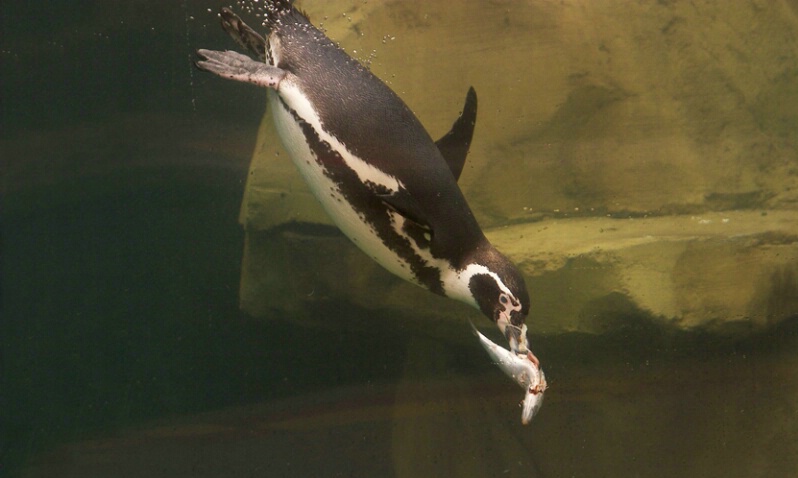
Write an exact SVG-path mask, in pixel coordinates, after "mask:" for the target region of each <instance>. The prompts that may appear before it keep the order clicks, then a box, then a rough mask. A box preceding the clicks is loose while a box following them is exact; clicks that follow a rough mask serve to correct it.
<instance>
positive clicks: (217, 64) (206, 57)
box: [195, 50, 285, 90]
mask: <svg viewBox="0 0 798 478" xmlns="http://www.w3.org/2000/svg"><path fill="white" fill-rule="evenodd" d="M197 54H198V55H199V56H200V57H202V58H203V60H200V61H198V62H196V63H195V64H196V65H197V68H199V69H200V70H203V71H208V72H210V73H213V74H214V75H217V76H221V77H222V78H227V79H229V80H235V81H241V82H244V83H252V84H253V85H257V86H262V87H265V88H272V89H275V90H276V89H277V87H278V86H280V81H282V79H283V78H284V77H285V70H281V69H280V68H277V67H275V66H271V65H267V64H265V63H261V62H259V61H255V60H253V59H252V58H250V57H248V56H247V55H242V54H241V53H238V52H235V51H229V50H228V51H214V50H198V51H197Z"/></svg>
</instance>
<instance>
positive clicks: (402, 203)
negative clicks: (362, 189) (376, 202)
mask: <svg viewBox="0 0 798 478" xmlns="http://www.w3.org/2000/svg"><path fill="white" fill-rule="evenodd" d="M379 197H380V199H382V202H384V203H385V204H387V205H388V207H390V208H391V209H393V210H394V211H396V212H398V213H399V214H401V215H402V216H404V217H405V219H407V220H409V221H412V222H414V223H415V224H416V225H418V226H419V227H421V228H422V229H425V230H427V231H432V226H431V225H430V222H429V220H428V219H427V217H426V215H425V214H424V210H423V208H422V207H421V206H420V205H419V203H418V201H416V199H415V198H414V197H413V196H411V195H410V193H408V192H407V191H406V190H405V189H399V191H396V192H394V193H392V194H380V195H379Z"/></svg>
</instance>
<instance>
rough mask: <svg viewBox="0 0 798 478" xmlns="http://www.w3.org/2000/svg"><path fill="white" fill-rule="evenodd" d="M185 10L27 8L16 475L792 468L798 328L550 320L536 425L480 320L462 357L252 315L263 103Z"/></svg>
mask: <svg viewBox="0 0 798 478" xmlns="http://www.w3.org/2000/svg"><path fill="white" fill-rule="evenodd" d="M145 3H146V2H145ZM167 3H168V2H149V3H148V4H146V5H145V6H143V7H142V6H141V5H140V4H138V3H137V4H135V5H134V6H130V5H128V4H127V3H125V2H89V3H88V4H86V5H83V6H81V7H80V8H76V7H75V6H74V5H73V4H72V3H68V2H49V3H35V2H28V3H23V4H16V5H8V6H5V7H4V14H3V16H2V19H0V22H2V28H3V35H2V36H1V37H0V62H2V68H1V69H0V71H1V72H2V73H0V75H1V79H2V81H0V88H2V89H1V90H0V97H2V112H0V155H1V156H2V159H0V171H2V173H3V178H2V187H3V190H2V193H3V196H2V203H0V207H1V208H2V211H1V213H2V217H1V219H2V222H0V233H1V234H2V236H1V237H0V239H1V242H0V247H2V249H0V259H1V260H2V262H1V263H0V264H1V265H2V296H0V299H1V300H2V304H1V307H2V309H0V313H1V315H0V360H1V361H0V476H24V477H45V476H48V477H49V476H64V477H72V476H75V477H78V476H80V477H84V478H85V477H103V476H114V477H120V476H131V477H133V476H207V477H212V476H214V477H215V476H218V477H226V476H285V477H290V476H320V477H322V476H379V477H389V476H397V477H408V476H419V477H420V476H527V477H528V476H540V477H570V476H577V477H599V476H601V477H603V476H606V477H633V476H640V477H660V476H661V477H668V476H695V477H699V476H700V477H713V476H717V477H728V476H740V477H752V476H762V477H790V476H795V474H796V470H798V458H796V457H798V406H797V405H796V403H798V400H796V399H797V398H798V378H796V377H798V374H796V371H798V352H796V351H798V323H797V322H796V320H795V319H793V320H787V321H785V322H783V323H782V324H780V325H778V326H775V327H772V328H770V329H767V330H764V331H762V332H758V333H754V334H743V335H739V336H733V337H731V336H725V337H719V336H716V335H712V334H709V333H696V332H684V331H676V330H674V329H671V328H664V327H662V326H661V324H655V323H649V322H643V323H640V322H636V321H634V320H633V319H634V317H633V316H632V315H633V314H632V312H634V311H631V312H630V314H629V316H628V317H627V316H624V315H623V314H621V315H622V316H615V317H612V318H611V320H610V319H607V322H608V323H611V324H613V325H614V326H615V325H617V327H616V328H615V329H614V330H613V331H611V332H608V333H607V334H605V335H602V336H596V335H588V334H582V333H565V334H557V335H550V336H540V335H534V330H535V328H536V326H535V321H544V320H546V317H534V319H533V321H532V322H531V323H530V330H531V331H532V333H533V337H532V341H533V344H534V350H535V352H536V354H537V355H538V356H539V357H540V358H541V360H542V361H543V363H544V364H545V370H546V373H547V377H548V379H549V384H550V387H551V388H550V390H549V391H548V392H547V397H546V400H545V403H544V406H543V408H542V410H541V412H540V415H539V416H538V417H537V418H536V419H535V421H534V422H533V423H532V424H531V425H530V426H529V427H522V426H521V425H520V410H519V409H518V408H517V406H516V405H517V402H518V401H519V400H520V399H521V393H520V390H518V389H516V388H515V387H514V385H513V384H512V383H509V382H508V381H507V380H506V378H505V377H503V376H502V375H501V374H500V372H499V371H498V370H497V369H496V368H495V367H494V366H493V365H492V364H490V363H489V361H488V359H487V357H486V356H485V355H484V353H483V352H482V350H481V349H479V346H478V345H477V344H476V342H474V343H472V344H471V345H468V343H467V341H465V340H460V339H461V338H462V337H464V336H466V337H467V336H468V333H469V332H468V326H467V324H466V323H465V321H464V323H463V324H462V325H463V327H462V330H457V331H453V332H452V336H453V337H454V338H455V340H451V341H445V340H440V338H436V337H438V336H437V335H435V334H426V333H425V331H424V330H419V329H418V328H411V327H407V328H404V327H402V326H401V325H396V324H402V323H403V322H402V319H403V317H401V316H400V315H399V313H398V312H391V311H388V310H380V311H376V312H375V311H373V310H363V309H361V308H358V307H356V306H354V305H352V304H348V303H346V302H345V301H330V302H320V303H318V304H316V305H313V306H309V308H308V309H307V310H303V311H302V312H303V313H305V314H308V315H310V316H314V317H320V318H323V321H324V322H325V323H326V324H327V326H326V327H317V326H315V325H313V324H312V323H309V324H308V325H307V326H303V325H301V323H299V324H298V322H301V320H296V319H295V318H294V319H295V320H286V319H291V317H284V316H281V314H282V313H280V312H277V308H275V312H274V314H272V315H271V316H267V317H259V318H254V317H250V316H247V315H246V314H244V313H242V312H241V311H240V310H239V307H238V300H239V289H238V287H239V281H240V273H241V262H242V251H243V241H244V231H243V230H242V228H241V225H240V224H239V222H238V214H239V207H240V204H241V198H242V195H243V192H244V184H245V181H246V178H247V162H248V159H249V156H250V153H251V148H252V145H253V144H254V138H255V135H256V133H257V125H258V122H259V121H260V117H261V114H262V104H261V103H260V101H261V100H262V95H260V94H259V93H260V92H256V91H254V90H250V89H245V88H236V87H235V86H234V85H230V84H222V83H221V82H217V81H215V80H213V79H209V78H206V77H204V76H200V75H198V73H197V72H196V71H195V70H193V68H192V66H191V63H190V61H191V59H192V52H193V50H194V49H195V48H196V47H198V46H202V47H212V48H225V47H229V46H230V45H229V43H226V41H225V37H224V36H223V35H220V34H219V32H218V31H217V30H218V29H217V27H216V25H215V24H214V21H215V20H214V18H213V16H212V15H210V14H208V13H207V9H209V8H211V9H213V10H215V9H216V8H217V6H218V5H217V4H216V3H214V2H205V1H203V2H191V3H190V4H188V2H183V3H182V4H181V3H180V2H177V5H171V4H169V5H167ZM490 3H491V4H494V3H496V4H502V3H503V2H490ZM510 3H512V2H510ZM660 3H661V2H660ZM134 7H136V8H134ZM139 7H141V8H139ZM780 84H781V83H780ZM782 89H784V88H782ZM779 91H781V90H779ZM458 101H459V93H458ZM785 128H786V129H788V130H789V128H790V125H789V124H787V125H786V126H785V124H784V123H779V131H782V130H784V129H785ZM472 188H473V186H472ZM757 205H759V204H757ZM786 293H790V292H789V290H787V292H786ZM565 295H566V296H567V294H565ZM289 299H290V298H289ZM608 308H609V306H608ZM391 314H393V315H391ZM353 316H357V317H358V319H355V320H352V318H353ZM337 319H340V320H341V323H348V324H351V323H361V324H363V323H373V324H374V325H373V326H370V327H368V328H365V327H364V328H362V329H358V330H352V329H347V328H344V329H337V328H336V327H335V325H334V324H336V321H337ZM344 319H345V320H344ZM381 319H384V320H381ZM381 322H383V323H385V324H391V325H386V326H385V327H381ZM408 323H409V322H408ZM330 324H332V326H330ZM619 324H620V325H619ZM623 324H628V325H623ZM494 338H495V337H494Z"/></svg>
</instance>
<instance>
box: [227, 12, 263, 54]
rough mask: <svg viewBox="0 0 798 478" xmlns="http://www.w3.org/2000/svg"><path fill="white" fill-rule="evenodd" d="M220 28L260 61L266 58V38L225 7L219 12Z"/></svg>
mask: <svg viewBox="0 0 798 478" xmlns="http://www.w3.org/2000/svg"><path fill="white" fill-rule="evenodd" d="M219 16H220V17H221V18H222V28H223V29H224V31H226V32H227V34H228V35H230V38H232V39H233V40H234V41H235V42H236V43H238V44H239V45H241V46H242V47H244V48H246V49H247V50H249V51H251V52H252V53H254V54H255V55H257V56H258V58H260V59H261V60H262V61H265V60H266V40H265V39H264V38H263V37H262V36H260V35H259V34H258V32H256V31H255V30H253V29H252V28H251V27H250V26H249V25H247V24H246V23H244V21H243V20H241V17H239V16H238V15H236V14H235V13H233V11H232V10H230V9H229V8H227V7H224V8H222V10H221V12H219Z"/></svg>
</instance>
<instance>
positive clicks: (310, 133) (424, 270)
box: [280, 98, 444, 295]
mask: <svg viewBox="0 0 798 478" xmlns="http://www.w3.org/2000/svg"><path fill="white" fill-rule="evenodd" d="M280 103H281V105H282V106H283V108H285V110H286V111H287V112H288V113H289V114H291V116H292V117H293V118H294V120H295V121H296V122H297V124H298V125H299V127H300V128H301V129H302V133H303V134H304V135H305V140H306V141H307V143H308V146H309V147H310V150H311V151H312V152H313V154H314V155H315V157H316V162H317V163H318V164H319V165H320V166H321V168H322V171H323V172H324V175H325V176H327V177H328V178H330V180H332V181H333V182H334V183H335V184H336V185H337V187H338V192H339V193H340V194H341V196H343V197H344V199H346V201H347V202H348V203H349V204H351V205H352V207H353V208H354V209H355V211H357V212H358V216H359V217H360V219H361V220H362V221H363V222H365V223H368V224H369V225H370V226H371V227H372V229H374V230H375V231H376V232H377V235H378V236H379V238H380V239H381V240H382V242H383V243H384V244H385V245H386V246H388V248H389V249H391V250H392V251H393V252H394V253H395V254H396V255H397V256H399V257H400V258H402V259H403V260H404V261H405V262H407V264H409V265H410V270H411V272H412V273H413V275H414V276H415V278H416V280H418V282H420V283H421V284H422V285H423V286H425V287H426V288H427V289H429V290H430V291H432V292H434V293H436V294H440V295H444V290H443V282H442V281H441V271H440V270H439V269H438V268H437V267H435V266H430V265H429V264H427V263H426V262H425V261H424V260H423V259H422V258H421V257H419V256H418V255H416V253H415V251H414V250H413V247H412V246H411V244H410V242H409V241H408V239H407V238H406V237H404V236H402V235H400V234H398V233H397V232H396V231H395V230H394V228H393V225H392V220H391V214H390V212H391V210H390V208H389V207H388V206H387V204H385V202H383V201H382V199H380V197H379V195H385V194H388V193H390V191H389V190H388V189H387V188H385V187H384V186H381V185H378V184H374V183H372V182H370V181H367V182H365V183H364V182H361V181H360V178H358V176H357V173H356V172H355V171H354V170H353V169H352V168H350V167H349V166H347V164H346V162H345V161H344V159H343V158H342V157H341V155H340V154H339V153H338V152H337V151H335V150H334V149H333V148H332V146H331V145H330V144H329V143H327V142H325V141H323V140H322V139H321V138H320V137H319V134H318V132H317V131H316V130H315V129H314V128H313V126H311V125H310V124H309V123H308V122H307V121H305V120H304V119H302V118H301V117H300V116H299V114H297V112H296V111H294V110H293V109H291V108H289V107H288V105H286V104H285V102H283V100H282V98H280ZM339 139H340V138H339ZM404 232H405V233H406V234H408V235H409V236H410V237H412V239H413V240H414V241H415V242H416V243H417V244H418V245H419V246H422V245H428V244H429V241H428V240H426V239H425V237H424V233H425V232H428V230H419V229H417V228H416V227H415V226H413V225H411V226H407V227H405V228H404ZM352 241H353V242H357V240H356V239H352Z"/></svg>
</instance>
